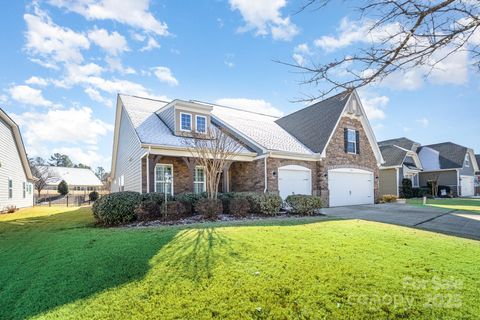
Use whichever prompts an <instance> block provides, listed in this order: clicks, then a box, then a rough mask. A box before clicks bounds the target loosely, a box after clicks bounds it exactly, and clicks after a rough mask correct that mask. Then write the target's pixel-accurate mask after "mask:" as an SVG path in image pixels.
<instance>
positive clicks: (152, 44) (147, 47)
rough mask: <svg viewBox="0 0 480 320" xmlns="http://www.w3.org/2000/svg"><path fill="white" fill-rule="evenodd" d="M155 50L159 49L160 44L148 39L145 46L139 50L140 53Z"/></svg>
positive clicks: (150, 38)
mask: <svg viewBox="0 0 480 320" xmlns="http://www.w3.org/2000/svg"><path fill="white" fill-rule="evenodd" d="M156 48H160V44H159V43H158V42H157V40H155V39H154V38H152V37H149V38H148V41H147V44H146V45H145V46H144V47H142V48H141V49H140V52H144V51H150V50H153V49H156Z"/></svg>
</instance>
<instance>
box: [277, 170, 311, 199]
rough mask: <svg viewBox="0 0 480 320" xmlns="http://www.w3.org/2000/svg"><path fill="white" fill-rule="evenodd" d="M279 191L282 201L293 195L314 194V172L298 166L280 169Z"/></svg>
mask: <svg viewBox="0 0 480 320" xmlns="http://www.w3.org/2000/svg"><path fill="white" fill-rule="evenodd" d="M278 191H279V192H280V196H281V197H282V199H285V198H286V197H287V196H289V195H291V194H312V172H311V171H310V169H308V168H305V167H302V166H296V165H290V166H284V167H280V168H278Z"/></svg>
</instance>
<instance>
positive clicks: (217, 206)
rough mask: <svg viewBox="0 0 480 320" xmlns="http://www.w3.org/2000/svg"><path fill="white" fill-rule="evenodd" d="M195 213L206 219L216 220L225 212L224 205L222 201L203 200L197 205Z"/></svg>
mask: <svg viewBox="0 0 480 320" xmlns="http://www.w3.org/2000/svg"><path fill="white" fill-rule="evenodd" d="M195 211H196V212H198V213H199V214H201V215H203V216H204V218H205V219H211V220H215V219H217V218H218V215H219V214H222V212H223V204H222V201H221V200H220V199H208V198H202V199H200V200H198V201H197V203H196V204H195Z"/></svg>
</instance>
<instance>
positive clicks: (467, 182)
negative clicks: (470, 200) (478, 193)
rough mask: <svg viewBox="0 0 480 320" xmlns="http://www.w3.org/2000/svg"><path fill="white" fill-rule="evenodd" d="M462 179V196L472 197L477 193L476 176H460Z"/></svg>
mask: <svg viewBox="0 0 480 320" xmlns="http://www.w3.org/2000/svg"><path fill="white" fill-rule="evenodd" d="M460 178H461V179H462V181H461V182H460V187H461V190H460V193H461V196H462V197H471V196H473V194H474V193H475V184H474V177H472V176H460Z"/></svg>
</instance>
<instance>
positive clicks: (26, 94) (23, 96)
mask: <svg viewBox="0 0 480 320" xmlns="http://www.w3.org/2000/svg"><path fill="white" fill-rule="evenodd" d="M8 91H9V93H10V96H11V97H12V99H13V100H15V101H17V102H20V103H23V104H29V105H33V106H41V107H51V106H53V103H52V102H51V101H49V100H47V99H45V98H44V97H43V94H42V90H39V89H34V88H32V87H29V86H26V85H18V86H12V87H10V88H9V89H8Z"/></svg>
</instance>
